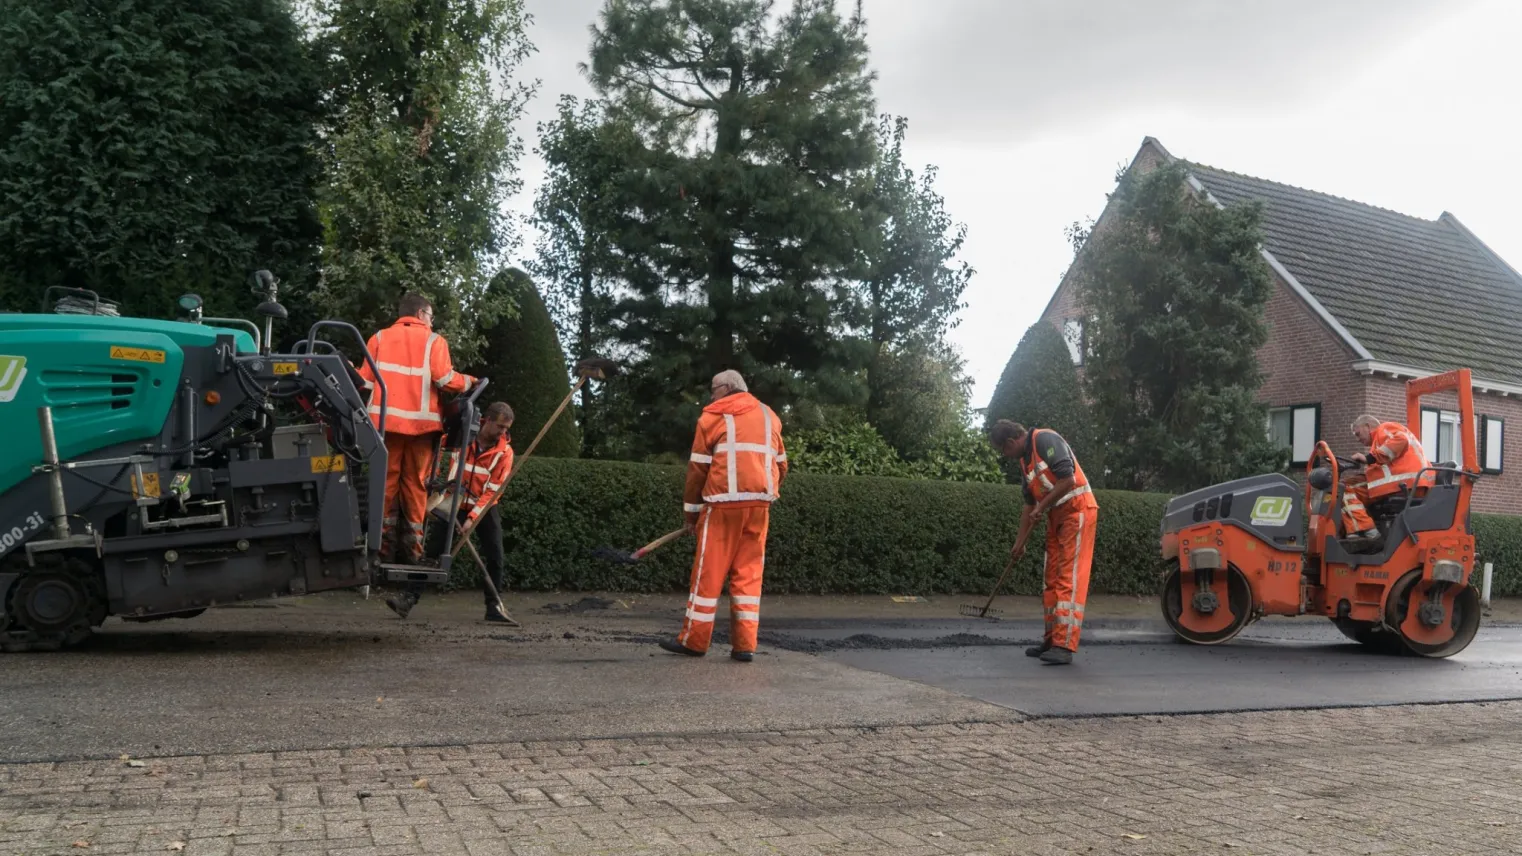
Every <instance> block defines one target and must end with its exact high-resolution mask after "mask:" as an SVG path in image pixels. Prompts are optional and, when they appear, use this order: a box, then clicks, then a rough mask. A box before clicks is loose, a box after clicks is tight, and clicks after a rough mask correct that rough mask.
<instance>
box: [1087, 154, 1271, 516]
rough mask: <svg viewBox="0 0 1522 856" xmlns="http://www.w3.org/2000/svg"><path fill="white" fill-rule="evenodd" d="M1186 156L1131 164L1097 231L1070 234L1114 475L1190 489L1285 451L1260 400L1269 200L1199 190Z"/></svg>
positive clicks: (1095, 402) (1093, 396) (1249, 469)
mask: <svg viewBox="0 0 1522 856" xmlns="http://www.w3.org/2000/svg"><path fill="white" fill-rule="evenodd" d="M1187 169H1188V167H1187V165H1185V164H1183V163H1173V164H1169V165H1166V166H1162V167H1159V168H1157V169H1155V170H1153V171H1151V172H1146V173H1142V172H1139V171H1131V172H1127V173H1126V174H1124V175H1123V176H1122V177H1121V180H1120V184H1119V187H1118V188H1117V189H1116V191H1115V193H1114V194H1112V196H1111V200H1110V209H1109V212H1108V215H1107V217H1106V218H1105V219H1104V220H1102V221H1101V223H1100V225H1099V226H1098V227H1097V228H1095V229H1094V230H1092V231H1093V235H1092V237H1090V236H1089V235H1088V234H1086V233H1084V232H1076V233H1075V234H1074V236H1073V237H1074V241H1075V246H1077V247H1079V248H1080V249H1079V251H1078V258H1077V259H1076V260H1075V261H1074V265H1075V267H1074V273H1075V275H1076V282H1077V284H1078V287H1079V288H1080V294H1081V300H1082V304H1083V307H1084V311H1085V313H1086V314H1087V315H1088V316H1089V321H1088V324H1087V327H1086V329H1085V337H1086V339H1087V343H1088V348H1087V352H1086V360H1085V365H1084V373H1083V374H1084V384H1085V387H1086V389H1087V392H1088V394H1089V399H1090V402H1091V404H1092V407H1093V412H1094V414H1095V416H1096V417H1097V421H1098V422H1099V430H1100V442H1101V443H1102V444H1103V445H1104V446H1105V448H1106V457H1105V463H1106V465H1107V467H1108V469H1109V471H1110V473H1109V477H1108V479H1107V481H1108V483H1109V484H1110V485H1111V486H1113V487H1121V488H1130V489H1134V490H1170V491H1184V490H1190V489H1193V488H1198V487H1203V486H1206V485H1210V484H1214V483H1217V482H1221V481H1226V480H1228V479H1232V478H1238V477H1242V476H1247V475H1253V474H1256V473H1262V472H1270V471H1273V470H1277V469H1279V468H1281V467H1282V466H1283V463H1284V454H1283V452H1281V451H1280V450H1278V449H1276V448H1275V447H1274V445H1273V444H1272V443H1271V442H1270V441H1269V438H1268V432H1267V431H1266V429H1265V428H1264V425H1265V424H1266V422H1265V420H1266V411H1265V409H1264V406H1263V405H1261V404H1258V403H1256V401H1255V397H1256V393H1257V390H1258V387H1259V386H1260V385H1261V383H1262V379H1263V378H1262V373H1261V371H1260V369H1259V367H1258V360H1257V349H1258V347H1259V346H1261V345H1262V344H1263V343H1264V341H1266V340H1267V338H1268V326H1267V322H1266V321H1265V320H1264V317H1263V310H1264V307H1265V305H1266V304H1267V303H1268V299H1269V296H1270V295H1271V293H1272V290H1273V280H1272V275H1271V274H1270V272H1269V269H1268V266H1267V264H1266V263H1265V262H1264V261H1263V258H1262V256H1260V255H1259V253H1258V247H1259V246H1260V245H1261V243H1262V237H1263V236H1262V230H1261V226H1260V221H1261V208H1260V207H1259V206H1258V205H1257V204H1256V203H1254V204H1247V205H1233V206H1230V207H1227V208H1225V209H1220V208H1217V207H1215V206H1214V205H1212V204H1210V203H1209V202H1208V201H1206V200H1203V199H1200V198H1198V197H1196V196H1195V195H1194V194H1192V193H1191V192H1190V190H1189V186H1188V184H1187V177H1188V172H1187Z"/></svg>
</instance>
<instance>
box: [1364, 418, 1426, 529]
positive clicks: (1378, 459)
mask: <svg viewBox="0 0 1522 856" xmlns="http://www.w3.org/2000/svg"><path fill="white" fill-rule="evenodd" d="M1353 436H1354V437H1357V438H1358V442H1359V443H1361V444H1363V445H1364V446H1367V447H1368V449H1369V451H1368V452H1360V453H1358V454H1356V455H1354V456H1353V460H1355V461H1357V462H1358V463H1360V464H1366V465H1367V467H1366V468H1365V470H1364V476H1365V481H1364V483H1363V484H1355V485H1350V486H1348V487H1347V489H1345V490H1344V491H1343V521H1344V524H1345V527H1346V529H1347V531H1348V533H1349V534H1351V535H1353V536H1354V537H1358V538H1373V537H1376V536H1377V535H1378V534H1379V531H1378V530H1377V529H1376V528H1375V526H1374V518H1373V517H1372V516H1371V515H1370V514H1369V512H1368V510H1367V508H1366V506H1367V505H1368V504H1369V503H1373V502H1379V501H1380V500H1383V499H1388V498H1390V497H1396V496H1404V495H1406V494H1408V493H1417V494H1421V493H1425V492H1426V489H1427V488H1429V487H1431V486H1432V485H1433V484H1435V483H1436V482H1437V473H1435V472H1433V471H1431V470H1427V471H1426V472H1422V470H1423V469H1425V468H1426V467H1428V466H1430V464H1428V462H1427V453H1426V452H1425V451H1423V449H1422V444H1421V441H1420V440H1418V439H1416V435H1415V434H1412V433H1411V430H1410V429H1409V428H1407V427H1406V426H1404V425H1402V424H1400V423H1399V422H1380V421H1379V420H1378V419H1375V418H1374V417H1373V416H1370V415H1369V414H1367V413H1365V414H1364V415H1362V416H1360V417H1358V418H1357V419H1355V420H1353Z"/></svg>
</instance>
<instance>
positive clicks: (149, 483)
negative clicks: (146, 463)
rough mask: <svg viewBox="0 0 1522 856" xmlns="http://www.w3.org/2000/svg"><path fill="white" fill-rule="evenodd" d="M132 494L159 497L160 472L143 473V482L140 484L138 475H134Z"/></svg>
mask: <svg viewBox="0 0 1522 856" xmlns="http://www.w3.org/2000/svg"><path fill="white" fill-rule="evenodd" d="M132 495H133V496H134V497H138V496H152V497H157V496H158V495H159V474H158V473H143V481H142V484H139V483H138V480H137V476H136V475H133V476H132Z"/></svg>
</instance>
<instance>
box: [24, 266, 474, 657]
mask: <svg viewBox="0 0 1522 856" xmlns="http://www.w3.org/2000/svg"><path fill="white" fill-rule="evenodd" d="M254 282H255V286H254V291H255V293H256V294H257V295H258V296H259V297H260V298H261V302H260V303H259V305H258V309H257V310H256V311H257V314H258V315H259V316H260V319H261V320H262V321H263V324H262V329H261V325H260V324H256V323H255V322H253V321H249V320H246V319H236V318H210V317H203V314H202V307H201V300H200V298H199V297H197V296H195V295H186V296H185V297H184V298H182V299H181V301H180V310H181V311H182V313H183V314H184V316H185V320H180V321H167V320H159V319H150V318H134V317H128V316H124V315H122V314H121V313H120V311H119V308H118V307H117V306H116V305H115V304H113V303H112V302H110V301H108V300H102V299H101V298H100V297H98V296H97V295H95V294H93V293H91V292H87V291H81V290H76V289H56V288H54V289H49V290H48V292H47V293H46V294H45V295H44V298H43V306H42V309H41V311H39V312H37V313H6V314H0V413H3V420H0V438H3V439H0V607H3V608H0V650H4V651H10V652H14V651H31V650H53V649H57V648H60V647H64V646H68V645H72V644H74V643H78V642H80V641H83V640H84V639H86V638H88V637H89V636H90V634H91V632H92V630H93V628H95V627H97V626H99V625H100V624H101V623H102V622H103V621H104V620H105V618H106V617H107V616H108V615H117V616H120V617H121V618H123V619H124V620H127V621H155V620H160V619H166V618H188V617H192V616H195V615H199V614H200V613H202V612H204V611H205V610H206V609H207V608H210V607H215V606H218V605H226V604H232V603H237V602H240V601H254V600H265V599H269V598H277V597H282V596H291V595H303V594H308V593H314V592H319V591H324V590H331V589H343V588H356V587H360V586H365V585H371V584H373V583H378V582H382V581H421V582H427V583H438V582H443V581H444V580H445V579H447V577H448V573H449V556H450V553H449V551H448V550H447V549H446V551H445V552H444V554H443V558H442V559H441V560H440V564H439V565H438V566H435V567H422V568H417V567H402V566H391V565H383V564H381V563H379V562H378V550H379V547H380V530H381V516H382V505H383V496H384V487H385V477H386V446H385V442H384V439H383V432H384V410H385V403H386V391H385V388H384V384H383V383H380V384H377V386H376V389H374V390H373V391H368V393H367V392H366V391H364V390H365V385H364V383H363V381H362V379H361V378H360V377H359V375H358V373H357V372H356V371H355V369H354V366H353V365H352V364H351V363H350V362H349V360H348V359H347V358H346V357H345V356H344V355H343V354H342V353H340V350H339V348H338V347H337V346H336V345H335V344H334V343H333V342H332V341H329V340H328V339H325V338H324V336H325V335H333V336H334V337H335V338H336V339H338V340H339V341H341V342H342V343H343V344H345V345H346V346H347V347H350V348H352V349H354V352H356V353H359V354H361V355H362V357H363V359H364V360H365V362H367V363H369V364H370V365H371V368H372V371H373V369H374V360H373V358H372V356H371V355H370V354H369V353H368V352H367V351H366V350H365V337H364V336H362V335H361V334H360V332H359V331H358V330H357V329H356V328H355V327H353V326H352V325H350V324H348V323H346V322H343V321H319V322H318V323H317V324H316V325H314V326H313V327H312V328H311V329H310V331H309V333H308V335H307V338H306V339H304V340H302V341H301V342H299V343H297V344H296V345H295V346H294V347H293V348H292V350H291V351H290V352H289V353H278V352H275V351H273V350H272V340H271V339H272V335H273V325H274V323H275V322H276V321H282V320H284V319H286V317H287V312H286V310H285V309H284V307H282V306H281V305H280V303H279V302H278V286H277V283H276V281H275V279H274V277H273V276H271V275H269V273H268V272H266V271H260V272H259V273H257V274H256V275H255V278H254ZM484 386H485V383H484V381H483V382H481V383H480V384H478V386H477V387H476V388H474V389H473V390H471V392H470V394H468V395H466V396H462V397H459V398H457V399H456V400H455V401H454V402H451V406H450V407H449V413H448V417H449V422H450V425H449V426H448V427H449V428H450V431H449V433H448V435H447V436H449V438H450V443H451V444H456V443H457V444H459V445H460V446H461V447H463V446H464V444H466V443H469V442H471V440H472V439H473V435H474V433H475V427H476V424H477V413H476V410H475V402H476V398H477V397H478V396H479V395H480V393H481V390H482V389H483V388H484ZM370 397H374V398H376V399H377V400H376V401H375V404H376V405H377V406H378V407H379V408H380V411H381V414H382V416H381V420H380V422H381V424H380V426H379V427H378V426H377V425H376V424H375V422H374V421H372V419H371V416H370V410H371V407H370V404H371V402H370V400H369V398H370ZM459 478H460V474H457V475H456V489H455V490H454V491H453V495H454V496H456V497H458V496H459V495H460V491H459V490H458V487H459V485H458V481H459ZM454 504H456V505H457V504H458V500H457V499H456V500H454ZM455 510H457V509H453V508H452V509H451V512H453V511H455ZM452 517H453V514H451V518H452ZM453 536H454V533H453V530H452V528H451V529H450V531H449V532H448V533H447V535H446V538H447V539H449V540H452V539H453ZM447 546H448V545H446V548H447Z"/></svg>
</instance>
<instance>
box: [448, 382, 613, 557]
mask: <svg viewBox="0 0 1522 856" xmlns="http://www.w3.org/2000/svg"><path fill="white" fill-rule="evenodd" d="M616 374H618V363H615V362H613V361H612V360H609V359H604V358H602V357H589V358H587V359H585V360H582V361H581V362H579V363H577V364H576V383H575V385H573V386H572V387H571V391H570V392H568V393H566V396H565V398H564V399H562V400H561V402H560V406H559V407H557V408H555V412H554V413H551V414H550V418H549V419H548V420H546V421H545V423H544V427H543V428H540V429H539V433H538V434H536V435H535V436H534V442H532V443H530V444H528V448H527V449H524V450H523V454H522V455H519V456H518V457H517V458H516V459H514V460H513V469H512V471H511V472H509V473H508V474H507V478H505V479H503V480H502V484H501V485H500V486H498V487H497V490H496V491H495V492H494V493H493V494H492V495H491V496H490V497H488V498H485V502H486V505H485V507H483V508H482V509H481V513H482V514H483V515H484V514H485V513H486V512H488V511H490V510H491V509H492V507H493V506H495V505H496V504H497V503H498V502H499V501H500V500H501V499H502V495H503V494H504V493H506V492H507V485H508V483H509V482H511V481H512V480H513V476H515V475H517V474H518V469H519V468H520V467H522V466H523V462H524V461H526V460H528V457H529V455H532V454H534V449H536V448H538V447H539V441H540V440H543V439H544V435H545V434H547V433H549V430H550V426H551V425H554V424H555V420H556V419H559V418H560V414H562V413H564V412H565V409H566V407H568V406H569V405H570V403H571V399H572V398H574V397H575V396H576V392H577V391H578V390H580V389H581V387H582V385H584V384H585V383H586V382H587V381H588V380H589V379H590V380H607V379H608V378H610V377H612V376H613V375H616ZM480 519H481V518H479V517H477V518H476V520H480ZM475 522H476V521H475V520H472V521H470V522H469V523H466V524H465V525H464V526H462V527H460V531H459V535H458V537H459V543H458V544H455V545H454V549H452V550H450V552H449V555H450V556H458V555H460V551H461V550H463V549H465V545H466V544H468V543H469V542H470V533H471V532H472V531H474V530H475V528H476V526H475Z"/></svg>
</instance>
